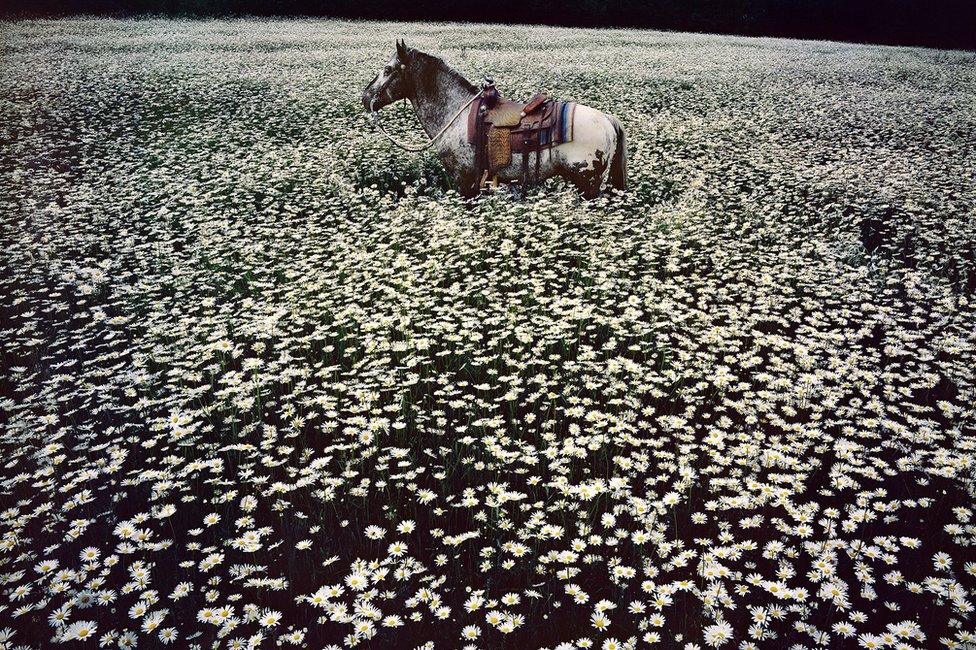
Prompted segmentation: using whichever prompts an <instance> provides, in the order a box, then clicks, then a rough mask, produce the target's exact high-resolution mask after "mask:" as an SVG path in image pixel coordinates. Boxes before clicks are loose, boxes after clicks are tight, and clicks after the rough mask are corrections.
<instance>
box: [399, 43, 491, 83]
mask: <svg viewBox="0 0 976 650" xmlns="http://www.w3.org/2000/svg"><path fill="white" fill-rule="evenodd" d="M410 54H411V56H416V57H419V58H420V59H421V60H423V61H424V62H425V64H426V65H428V66H434V67H436V68H437V69H438V70H440V71H441V72H442V73H444V74H446V75H447V76H448V77H450V78H451V79H452V80H454V81H456V82H457V83H458V85H460V86H462V87H463V88H464V89H465V90H468V91H470V92H476V91H477V90H478V88H477V86H475V85H474V84H473V83H471V82H470V81H468V78H467V77H465V76H464V75H463V74H461V73H460V72H458V71H457V70H455V69H454V68H452V67H451V66H449V65H448V64H447V63H445V62H444V60H443V59H441V58H440V57H437V56H434V55H433V54H427V53H426V52H421V51H420V50H415V49H413V48H410Z"/></svg>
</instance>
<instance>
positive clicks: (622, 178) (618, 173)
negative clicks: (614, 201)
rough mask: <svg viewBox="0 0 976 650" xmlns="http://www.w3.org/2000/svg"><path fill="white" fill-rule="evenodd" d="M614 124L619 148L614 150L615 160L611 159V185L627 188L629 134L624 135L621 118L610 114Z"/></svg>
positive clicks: (620, 188) (621, 188)
mask: <svg viewBox="0 0 976 650" xmlns="http://www.w3.org/2000/svg"><path fill="white" fill-rule="evenodd" d="M608 117H609V118H610V123H611V124H612V125H613V131H614V133H615V134H616V135H617V148H616V149H615V150H614V152H613V160H612V161H610V185H611V186H612V187H613V188H615V189H618V190H626V189H627V136H626V135H624V127H623V125H622V124H621V123H620V120H618V119H617V118H615V117H614V116H613V115H610V116H608Z"/></svg>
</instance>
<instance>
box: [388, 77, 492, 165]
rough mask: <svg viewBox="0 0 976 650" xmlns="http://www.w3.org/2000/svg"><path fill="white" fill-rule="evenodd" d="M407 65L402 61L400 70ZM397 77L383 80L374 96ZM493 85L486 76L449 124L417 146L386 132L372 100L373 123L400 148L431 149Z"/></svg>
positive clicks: (412, 150)
mask: <svg viewBox="0 0 976 650" xmlns="http://www.w3.org/2000/svg"><path fill="white" fill-rule="evenodd" d="M405 67H406V66H405V65H403V64H402V63H401V64H400V70H403V69H404V68H405ZM395 78H396V77H395V76H394V75H390V77H389V78H388V79H387V80H386V81H384V82H383V85H381V86H380V87H379V88H378V89H377V90H376V93H375V95H374V96H375V97H378V96H379V95H380V93H381V92H383V91H384V90H386V87H387V86H388V85H389V84H390V82H391V81H393V80H394V79H395ZM493 85H494V82H493V81H492V80H491V79H490V78H488V77H485V81H484V82H482V84H481V90H479V91H478V92H477V93H475V95H474V97H472V98H471V99H469V100H468V101H467V102H465V104H464V106H462V107H461V108H459V109H458V110H457V112H456V113H454V115H453V116H452V117H451V119H450V120H448V121H447V124H445V125H444V127H443V128H442V129H441V130H440V131H438V132H437V133H436V134H434V137H432V138H429V141H428V142H427V144H425V145H422V146H419V147H417V146H410V145H407V144H403V143H401V142H399V141H398V140H397V139H396V138H394V137H393V136H392V135H390V134H389V133H387V132H386V129H384V128H383V125H382V124H380V112H379V111H377V110H373V108H372V102H370V112H371V113H372V116H373V124H374V125H375V126H376V128H378V129H379V130H380V133H382V134H383V135H385V136H386V139H387V140H389V141H390V142H392V143H393V144H394V145H395V146H397V147H399V148H400V149H403V150H404V151H410V152H414V153H416V152H419V151H424V150H426V149H430V148H431V147H433V146H434V144H436V143H437V141H438V140H439V139H440V138H441V136H442V135H444V133H445V132H446V131H447V129H448V128H450V127H451V125H452V124H454V122H455V121H456V120H457V118H458V117H460V115H461V113H463V112H464V111H465V110H466V109H467V108H468V107H469V106H471V104H473V103H474V102H475V100H477V99H478V98H479V97H481V95H482V94H483V93H484V92H485V91H486V90H488V88H489V87H491V86H493Z"/></svg>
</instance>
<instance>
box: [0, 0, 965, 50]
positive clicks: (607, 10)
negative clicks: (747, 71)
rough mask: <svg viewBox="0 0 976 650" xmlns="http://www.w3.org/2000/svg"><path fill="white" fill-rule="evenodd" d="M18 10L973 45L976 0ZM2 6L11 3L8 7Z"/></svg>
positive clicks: (259, 3)
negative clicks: (464, 23) (617, 29)
mask: <svg viewBox="0 0 976 650" xmlns="http://www.w3.org/2000/svg"><path fill="white" fill-rule="evenodd" d="M0 4H4V3H0ZM23 9H24V11H22V12H20V13H22V14H24V15H65V14H74V13H89V14H103V15H105V14H108V15H119V16H131V15H143V14H164V15H171V16H238V15H257V16H335V17H346V18H370V19H389V20H438V21H454V20H461V21H476V22H505V23H543V24H552V25H568V26H588V27H595V26H608V27H648V28H653V29H671V30H679V31H694V32H714V33H724V34H742V35H747V36H784V37H795V38H813V39H828V40H840V41H853V42H864V43H884V44H890V45H925V46H931V47H945V48H962V49H976V0H488V1H487V2H470V1H468V2H464V1H462V2H457V1H456V0H276V1H274V0H272V1H269V0H35V1H33V2H29V3H27V2H25V4H24V6H23ZM0 11H3V10H0ZM6 13H7V14H8V15H9V14H14V13H16V9H15V8H14V7H11V6H9V5H7V6H6Z"/></svg>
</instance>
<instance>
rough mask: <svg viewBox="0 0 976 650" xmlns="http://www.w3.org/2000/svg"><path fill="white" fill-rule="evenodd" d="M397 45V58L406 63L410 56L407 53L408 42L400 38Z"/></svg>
mask: <svg viewBox="0 0 976 650" xmlns="http://www.w3.org/2000/svg"><path fill="white" fill-rule="evenodd" d="M396 47H397V58H398V59H399V60H400V63H406V62H407V60H408V58H409V55H408V54H407V44H406V43H404V42H403V41H402V40H398V41H397V44H396Z"/></svg>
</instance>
